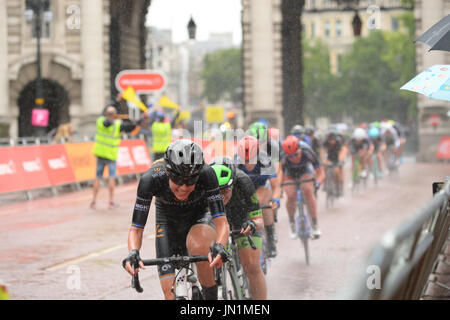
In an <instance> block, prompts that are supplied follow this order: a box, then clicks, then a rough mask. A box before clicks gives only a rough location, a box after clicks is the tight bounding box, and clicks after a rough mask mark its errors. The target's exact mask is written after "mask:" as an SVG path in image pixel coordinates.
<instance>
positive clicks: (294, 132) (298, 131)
mask: <svg viewBox="0 0 450 320" xmlns="http://www.w3.org/2000/svg"><path fill="white" fill-rule="evenodd" d="M290 133H291V136H295V137H297V139H299V140H303V141H305V142H306V143H307V144H309V146H312V141H311V140H310V139H309V137H308V136H306V135H305V128H304V127H303V126H302V125H301V124H296V125H295V126H293V127H292V128H291V131H290Z"/></svg>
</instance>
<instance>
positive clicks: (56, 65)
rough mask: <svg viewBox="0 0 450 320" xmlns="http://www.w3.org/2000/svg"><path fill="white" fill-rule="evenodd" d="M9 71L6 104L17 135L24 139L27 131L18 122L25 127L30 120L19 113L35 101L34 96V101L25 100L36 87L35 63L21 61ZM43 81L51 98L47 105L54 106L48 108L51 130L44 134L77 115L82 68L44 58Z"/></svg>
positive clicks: (65, 59) (65, 60)
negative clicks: (8, 104) (10, 107)
mask: <svg viewBox="0 0 450 320" xmlns="http://www.w3.org/2000/svg"><path fill="white" fill-rule="evenodd" d="M10 70H11V71H12V72H11V73H10V75H9V76H10V90H9V99H10V100H9V101H11V106H12V107H13V108H12V114H13V116H14V117H15V118H16V119H17V121H18V127H17V128H18V132H17V133H16V135H20V136H24V132H25V133H28V131H27V130H24V129H23V128H22V127H21V126H23V124H22V123H21V122H23V121H25V122H26V123H27V122H28V120H29V119H28V115H24V112H25V111H24V110H22V107H23V108H25V109H26V110H28V109H29V105H30V104H31V103H32V101H33V99H34V96H33V98H31V97H26V96H28V95H30V94H32V93H33V91H32V89H31V88H33V87H34V86H35V80H36V59H35V57H34V58H33V57H32V56H30V57H23V58H22V59H20V60H19V61H17V62H16V63H13V64H12V65H10ZM42 79H43V82H44V89H45V90H47V91H46V92H47V93H48V94H50V97H49V101H47V103H54V105H51V106H49V107H50V110H53V114H51V115H50V126H49V127H48V130H47V131H50V130H52V129H54V127H55V126H58V125H59V124H61V123H66V122H68V121H71V116H72V115H73V114H76V112H77V111H79V110H78V107H79V106H80V105H81V67H80V65H79V64H78V63H76V62H74V61H72V59H70V58H68V57H64V56H60V55H51V56H48V55H47V56H45V57H43V60H42ZM24 95H25V96H24ZM55 95H60V96H59V97H58V96H55ZM30 99H31V100H30ZM21 104H22V106H21ZM71 106H75V108H71ZM55 107H56V108H57V109H55ZM28 111H29V110H28ZM28 111H26V112H28ZM30 112H31V111H30Z"/></svg>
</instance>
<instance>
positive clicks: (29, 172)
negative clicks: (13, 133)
mask: <svg viewBox="0 0 450 320" xmlns="http://www.w3.org/2000/svg"><path fill="white" fill-rule="evenodd" d="M13 149H14V150H13V152H14V158H13V159H15V161H16V163H17V167H16V168H17V171H18V172H19V174H20V176H19V177H20V178H21V179H22V180H23V184H24V186H23V189H22V190H31V189H36V188H44V187H50V186H51V183H50V179H49V178H48V175H47V170H46V168H45V166H44V163H43V161H42V156H41V146H39V145H37V146H26V147H13Z"/></svg>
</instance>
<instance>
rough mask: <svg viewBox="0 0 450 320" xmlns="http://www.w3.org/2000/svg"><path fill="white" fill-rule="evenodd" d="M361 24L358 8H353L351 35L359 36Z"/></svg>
mask: <svg viewBox="0 0 450 320" xmlns="http://www.w3.org/2000/svg"><path fill="white" fill-rule="evenodd" d="M361 26H362V21H361V18H360V17H359V15H358V10H355V15H354V16H353V20H352V27H353V35H354V36H355V37H359V36H360V35H361Z"/></svg>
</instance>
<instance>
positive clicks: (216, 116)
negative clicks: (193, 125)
mask: <svg viewBox="0 0 450 320" xmlns="http://www.w3.org/2000/svg"><path fill="white" fill-rule="evenodd" d="M223 120H224V109H223V107H220V106H209V107H206V121H208V122H217V123H220V122H223Z"/></svg>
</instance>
